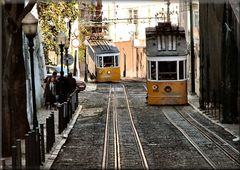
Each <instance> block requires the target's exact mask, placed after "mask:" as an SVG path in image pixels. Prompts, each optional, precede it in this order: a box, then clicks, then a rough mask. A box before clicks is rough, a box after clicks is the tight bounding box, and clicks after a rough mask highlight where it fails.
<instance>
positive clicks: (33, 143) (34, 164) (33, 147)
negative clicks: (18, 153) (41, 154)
mask: <svg viewBox="0 0 240 170" xmlns="http://www.w3.org/2000/svg"><path fill="white" fill-rule="evenodd" d="M30 145H31V161H32V167H33V168H34V169H35V168H36V167H37V158H36V155H37V148H36V131H34V130H32V131H31V133H30Z"/></svg>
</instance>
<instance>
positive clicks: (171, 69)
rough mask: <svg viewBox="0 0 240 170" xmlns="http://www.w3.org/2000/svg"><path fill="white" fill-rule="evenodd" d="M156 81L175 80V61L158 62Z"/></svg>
mask: <svg viewBox="0 0 240 170" xmlns="http://www.w3.org/2000/svg"><path fill="white" fill-rule="evenodd" d="M158 80H177V61H159V62H158Z"/></svg>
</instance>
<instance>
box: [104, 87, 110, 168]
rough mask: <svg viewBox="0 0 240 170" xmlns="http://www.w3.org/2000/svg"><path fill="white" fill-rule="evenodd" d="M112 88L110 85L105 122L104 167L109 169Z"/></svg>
mask: <svg viewBox="0 0 240 170" xmlns="http://www.w3.org/2000/svg"><path fill="white" fill-rule="evenodd" d="M111 89H112V86H111V85H110V88H109V94H108V106H107V116H106V123H105V134H104V146H103V159H102V169H107V162H108V141H109V114H110V103H111V92H112V90H111Z"/></svg>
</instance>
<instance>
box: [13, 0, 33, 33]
mask: <svg viewBox="0 0 240 170" xmlns="http://www.w3.org/2000/svg"><path fill="white" fill-rule="evenodd" d="M36 2H37V0H29V2H28V4H27V5H26V6H25V8H24V9H23V11H22V13H21V14H20V15H19V17H18V19H17V27H18V28H20V27H21V25H22V19H23V18H24V17H25V16H26V15H27V13H29V12H30V11H31V10H32V8H33V7H34V5H35V4H36Z"/></svg>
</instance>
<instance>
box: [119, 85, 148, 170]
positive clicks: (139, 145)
mask: <svg viewBox="0 0 240 170" xmlns="http://www.w3.org/2000/svg"><path fill="white" fill-rule="evenodd" d="M122 87H123V89H124V94H125V99H126V101H127V107H128V113H129V117H130V120H131V127H132V130H133V133H134V137H135V140H136V143H137V146H138V150H139V155H140V157H141V159H142V165H143V168H144V169H149V167H148V162H147V159H146V156H145V153H144V151H143V147H142V144H141V141H140V138H139V135H138V132H137V129H136V127H135V125H134V122H133V117H132V112H131V109H130V105H129V100H128V96H127V92H126V88H125V86H124V85H122Z"/></svg>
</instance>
